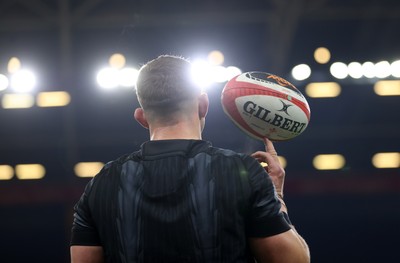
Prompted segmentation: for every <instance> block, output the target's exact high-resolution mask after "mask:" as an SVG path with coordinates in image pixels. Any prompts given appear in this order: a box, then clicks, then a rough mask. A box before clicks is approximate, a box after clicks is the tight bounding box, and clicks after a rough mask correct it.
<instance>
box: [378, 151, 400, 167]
mask: <svg viewBox="0 0 400 263" xmlns="http://www.w3.org/2000/svg"><path fill="white" fill-rule="evenodd" d="M372 164H373V165H374V166H375V167H376V168H400V152H382V153H376V154H374V156H373V157H372Z"/></svg>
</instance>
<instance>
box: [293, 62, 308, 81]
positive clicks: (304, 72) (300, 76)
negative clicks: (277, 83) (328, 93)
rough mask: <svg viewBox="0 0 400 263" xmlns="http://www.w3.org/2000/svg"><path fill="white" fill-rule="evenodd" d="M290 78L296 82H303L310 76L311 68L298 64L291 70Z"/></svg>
mask: <svg viewBox="0 0 400 263" xmlns="http://www.w3.org/2000/svg"><path fill="white" fill-rule="evenodd" d="M292 76H293V78H295V79H296V80H305V79H308V78H309V77H310V76H311V68H310V66H308V65H307V64H300V65H297V66H295V67H293V69H292Z"/></svg>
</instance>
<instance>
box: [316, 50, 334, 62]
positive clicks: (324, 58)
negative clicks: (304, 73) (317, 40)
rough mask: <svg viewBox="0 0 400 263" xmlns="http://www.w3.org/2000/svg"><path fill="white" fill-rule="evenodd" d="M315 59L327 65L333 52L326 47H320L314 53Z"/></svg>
mask: <svg viewBox="0 0 400 263" xmlns="http://www.w3.org/2000/svg"><path fill="white" fill-rule="evenodd" d="M314 59H315V61H317V62H318V63H320V64H326V63H328V62H329V60H330V59H331V52H330V51H329V49H327V48H326V47H319V48H317V49H316V50H315V51H314Z"/></svg>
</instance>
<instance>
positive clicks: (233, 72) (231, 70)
mask: <svg viewBox="0 0 400 263" xmlns="http://www.w3.org/2000/svg"><path fill="white" fill-rule="evenodd" d="M240 74H242V70H241V69H240V68H238V67H235V66H229V67H227V68H226V80H230V79H231V78H234V77H236V76H238V75H240Z"/></svg>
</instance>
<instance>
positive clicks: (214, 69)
mask: <svg viewBox="0 0 400 263" xmlns="http://www.w3.org/2000/svg"><path fill="white" fill-rule="evenodd" d="M241 73H242V71H241V70H240V69H239V68H237V67H233V66H229V67H223V66H215V65H211V64H209V63H208V62H207V61H204V60H196V61H194V62H193V63H192V77H193V80H194V81H195V83H196V84H197V85H199V86H200V87H202V88H206V87H208V86H210V85H211V84H212V83H215V82H218V83H223V82H225V81H228V80H230V79H231V78H233V77H235V76H237V75H239V74H241Z"/></svg>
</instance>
